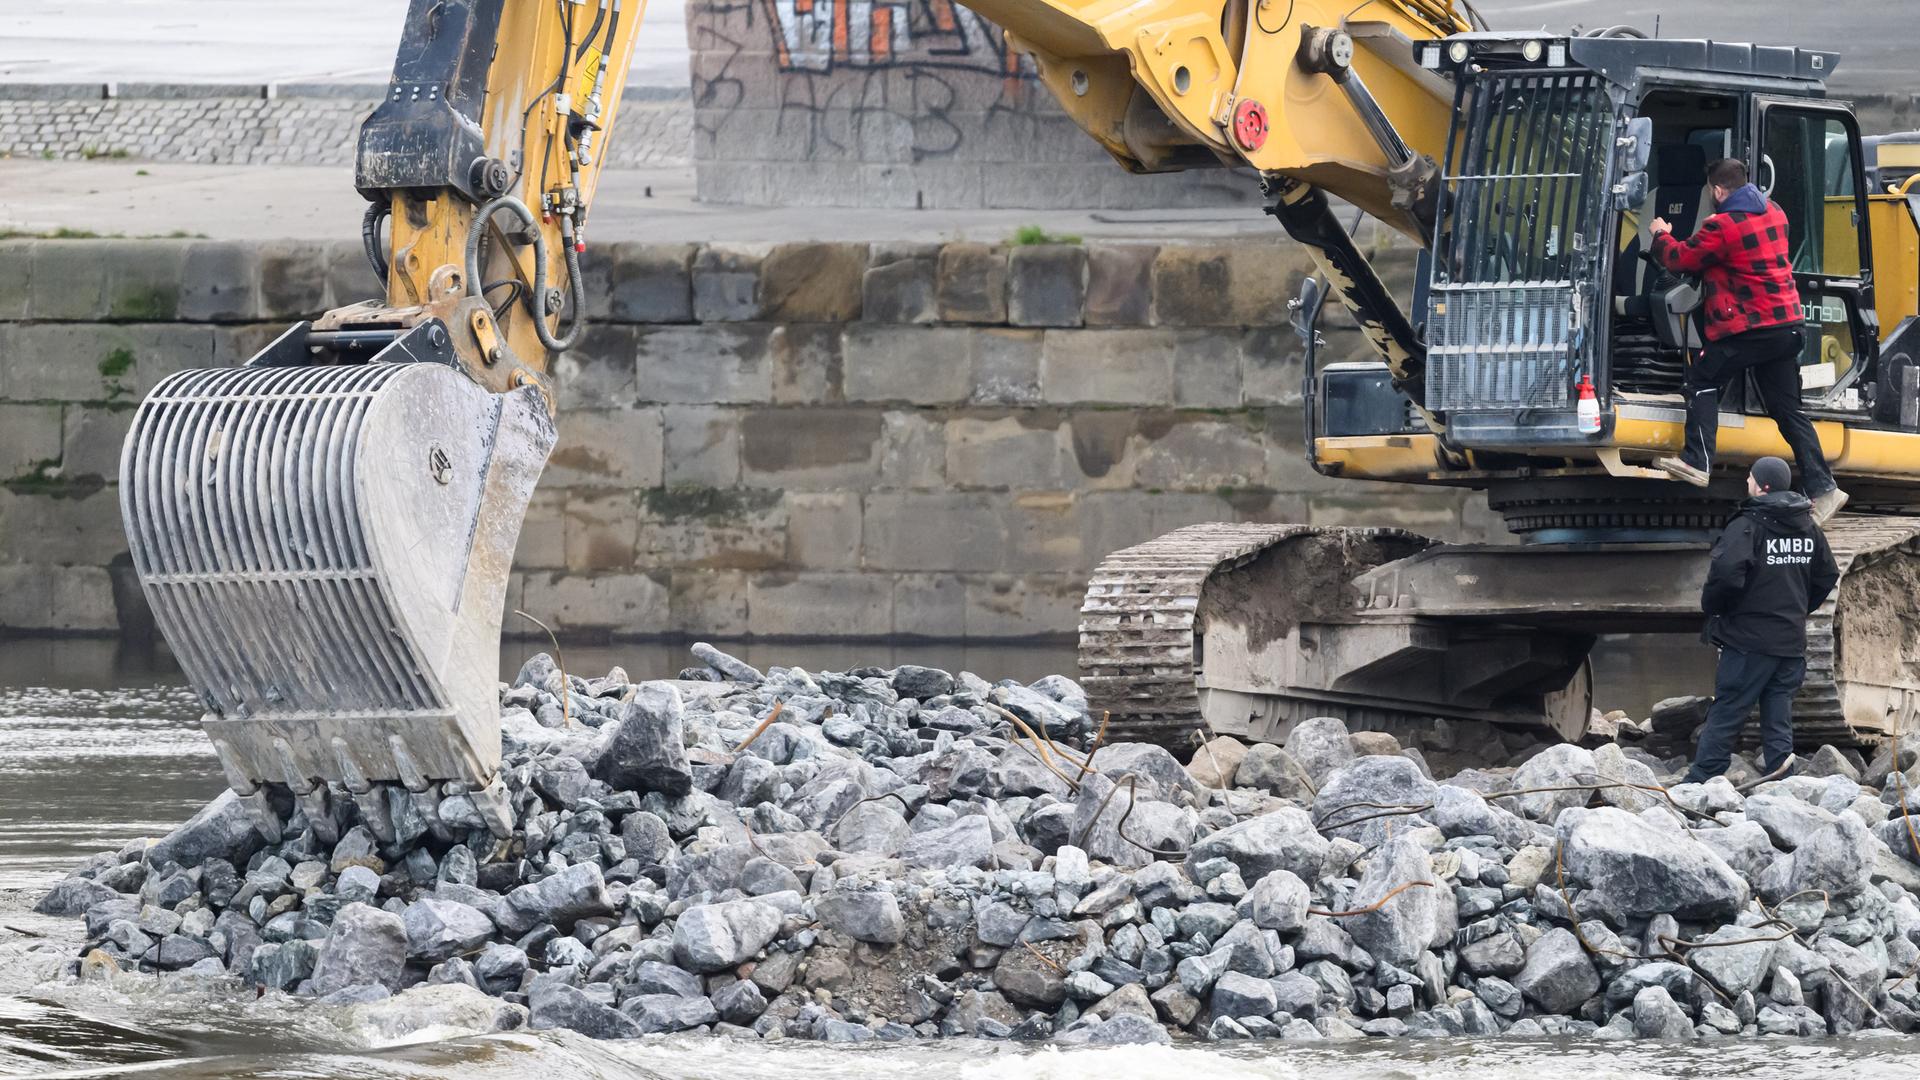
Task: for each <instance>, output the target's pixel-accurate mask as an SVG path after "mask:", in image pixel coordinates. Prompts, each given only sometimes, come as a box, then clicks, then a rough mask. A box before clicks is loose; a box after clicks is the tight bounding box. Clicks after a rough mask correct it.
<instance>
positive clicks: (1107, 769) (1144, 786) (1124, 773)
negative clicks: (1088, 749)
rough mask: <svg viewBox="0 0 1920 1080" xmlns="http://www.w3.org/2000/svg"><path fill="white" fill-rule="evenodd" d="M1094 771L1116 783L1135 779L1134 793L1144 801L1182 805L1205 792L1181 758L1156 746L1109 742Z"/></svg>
mask: <svg viewBox="0 0 1920 1080" xmlns="http://www.w3.org/2000/svg"><path fill="white" fill-rule="evenodd" d="M1094 768H1096V769H1099V770H1100V774H1101V775H1102V776H1105V777H1107V778H1108V779H1110V780H1113V781H1114V782H1116V783H1118V782H1119V781H1121V780H1123V779H1125V778H1126V777H1129V776H1131V777H1135V778H1136V779H1135V785H1134V790H1135V791H1136V792H1137V793H1138V794H1139V796H1140V798H1141V799H1142V800H1145V799H1158V800H1165V801H1168V802H1181V801H1183V800H1184V799H1185V798H1186V797H1198V796H1199V795H1200V793H1201V790H1202V787H1201V784H1200V782H1199V781H1198V780H1195V779H1194V778H1193V776H1192V775H1190V774H1189V773H1188V772H1187V769H1186V766H1184V765H1181V764H1180V759H1179V758H1176V757H1174V756H1173V755H1172V754H1170V753H1168V752H1167V748H1166V747H1164V746H1160V745H1158V744H1155V743H1130V742H1121V743H1109V744H1107V745H1106V746H1103V747H1101V748H1100V750H1099V752H1098V753H1097V754H1095V755H1094Z"/></svg>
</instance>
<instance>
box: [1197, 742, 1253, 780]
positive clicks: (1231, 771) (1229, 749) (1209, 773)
mask: <svg viewBox="0 0 1920 1080" xmlns="http://www.w3.org/2000/svg"><path fill="white" fill-rule="evenodd" d="M1246 757H1247V744H1246V743H1243V742H1241V741H1240V740H1239V739H1236V738H1234V737H1233V736H1231V735H1222V736H1220V737H1219V738H1217V739H1213V740H1210V741H1208V742H1205V743H1202V744H1200V746H1199V747H1197V748H1195V750H1194V751H1193V758H1192V759H1191V760H1190V761H1188V762H1187V775H1189V776H1191V777H1193V779H1194V780H1195V781H1196V782H1197V783H1199V785H1200V786H1201V787H1210V788H1227V787H1232V786H1233V778H1234V776H1235V775H1236V774H1237V773H1238V772H1239V771H1240V763H1241V762H1242V761H1244V760H1246Z"/></svg>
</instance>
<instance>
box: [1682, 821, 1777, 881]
mask: <svg viewBox="0 0 1920 1080" xmlns="http://www.w3.org/2000/svg"><path fill="white" fill-rule="evenodd" d="M1693 838H1694V839H1695V840H1698V841H1700V842H1701V843H1702V844H1705V845H1706V846H1707V847H1709V848H1711V849H1712V850H1713V853H1714V854H1715V855H1718V856H1720V858H1721V859H1723V860H1725V862H1726V864H1727V865H1728V866H1730V867H1732V868H1733V872H1734V873H1736V874H1739V875H1740V876H1741V877H1743V878H1746V879H1747V880H1748V881H1752V880H1753V879H1755V878H1757V877H1759V876H1760V875H1761V873H1763V872H1764V871H1765V870H1766V869H1767V867H1769V866H1772V865H1773V860H1774V859H1775V858H1776V857H1778V856H1779V854H1780V853H1779V852H1778V851H1775V850H1774V848H1773V843H1772V841H1771V840H1769V839H1768V838H1767V830H1765V829H1763V828H1761V827H1760V825H1759V823H1757V822H1752V821H1737V822H1735V823H1733V824H1732V825H1729V826H1727V827H1726V828H1724V829H1694V830H1693Z"/></svg>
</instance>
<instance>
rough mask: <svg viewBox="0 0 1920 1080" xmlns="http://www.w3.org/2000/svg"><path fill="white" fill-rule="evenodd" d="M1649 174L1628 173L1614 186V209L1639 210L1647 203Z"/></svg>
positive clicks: (1643, 172)
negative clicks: (1642, 204) (1641, 205)
mask: <svg viewBox="0 0 1920 1080" xmlns="http://www.w3.org/2000/svg"><path fill="white" fill-rule="evenodd" d="M1647 190H1648V182H1647V174H1646V172H1645V171H1641V172H1634V173H1628V174H1627V175H1626V176H1623V177H1621V178H1620V182H1619V183H1617V184H1615V185H1613V208H1614V209H1615V210H1637V209H1639V207H1640V204H1641V203H1644V202H1646V201H1647Z"/></svg>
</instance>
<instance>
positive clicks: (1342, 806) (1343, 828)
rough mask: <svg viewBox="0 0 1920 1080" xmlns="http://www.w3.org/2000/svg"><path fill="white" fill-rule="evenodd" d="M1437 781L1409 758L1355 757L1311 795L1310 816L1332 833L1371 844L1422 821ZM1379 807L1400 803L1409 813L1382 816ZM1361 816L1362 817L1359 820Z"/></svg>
mask: <svg viewBox="0 0 1920 1080" xmlns="http://www.w3.org/2000/svg"><path fill="white" fill-rule="evenodd" d="M1439 790H1440V786H1439V785H1438V784H1435V783H1434V782H1433V781H1432V780H1431V779H1429V778H1428V777H1427V774H1426V773H1424V772H1421V771H1420V766H1419V765H1418V764H1417V763H1416V762H1414V761H1412V760H1411V759H1408V758H1403V757H1398V756H1393V757H1381V756H1373V757H1362V758H1355V759H1353V760H1352V761H1351V762H1350V763H1349V764H1347V765H1346V766H1344V767H1342V768H1340V769H1338V770H1335V771H1334V773H1333V774H1332V775H1331V776H1329V777H1328V778H1327V780H1326V781H1325V782H1323V783H1322V784H1321V785H1320V793H1319V794H1318V795H1315V796H1314V799H1313V820H1314V823H1315V824H1316V825H1317V826H1318V828H1319V830H1320V831H1321V832H1322V833H1324V834H1326V835H1327V836H1330V837H1335V838H1339V839H1346V840H1353V841H1357V842H1359V843H1362V844H1368V845H1372V844H1375V843H1378V842H1379V841H1380V840H1382V839H1384V838H1385V837H1386V835H1387V834H1388V833H1389V832H1394V831H1405V829H1406V827H1407V826H1408V824H1410V823H1417V822H1419V821H1421V820H1424V819H1423V818H1421V817H1420V816H1418V815H1417V814H1416V813H1413V811H1417V812H1418V814H1424V813H1425V810H1423V809H1421V808H1423V807H1427V806H1430V805H1431V804H1432V803H1433V801H1434V799H1435V797H1436V796H1437V795H1438V793H1439ZM1381 807H1389V808H1391V807H1404V808H1406V809H1407V810H1408V811H1410V813H1407V814H1403V815H1397V816H1392V817H1382V816H1380V814H1381V809H1380V808H1381ZM1362 819H1364V820H1362Z"/></svg>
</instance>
